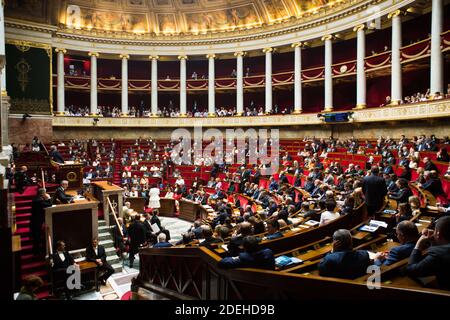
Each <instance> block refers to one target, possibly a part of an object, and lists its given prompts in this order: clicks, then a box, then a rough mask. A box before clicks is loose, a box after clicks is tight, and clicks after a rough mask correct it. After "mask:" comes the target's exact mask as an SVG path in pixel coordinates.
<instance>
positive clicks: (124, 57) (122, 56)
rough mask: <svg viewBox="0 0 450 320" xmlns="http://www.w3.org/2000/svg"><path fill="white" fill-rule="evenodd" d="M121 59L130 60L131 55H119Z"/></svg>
mask: <svg viewBox="0 0 450 320" xmlns="http://www.w3.org/2000/svg"><path fill="white" fill-rule="evenodd" d="M119 57H120V59H127V60H128V59H130V55H129V54H121V55H119Z"/></svg>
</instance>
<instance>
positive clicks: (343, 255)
mask: <svg viewBox="0 0 450 320" xmlns="http://www.w3.org/2000/svg"><path fill="white" fill-rule="evenodd" d="M369 265H370V259H369V254H368V253H367V251H366V250H356V251H354V250H353V242H352V234H351V233H350V231H348V230H346V229H339V230H337V231H335V232H334V234H333V252H331V253H329V254H327V255H326V256H325V257H324V258H323V259H322V261H320V263H319V265H318V267H319V275H321V276H323V277H335V278H343V279H355V278H358V277H361V276H363V275H365V274H366V271H367V267H368V266H369Z"/></svg>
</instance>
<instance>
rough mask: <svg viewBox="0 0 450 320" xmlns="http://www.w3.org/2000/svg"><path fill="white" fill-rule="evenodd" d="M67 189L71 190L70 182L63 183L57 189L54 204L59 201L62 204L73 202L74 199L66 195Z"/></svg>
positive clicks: (64, 181)
mask: <svg viewBox="0 0 450 320" xmlns="http://www.w3.org/2000/svg"><path fill="white" fill-rule="evenodd" d="M67 188H69V181H67V180H63V181H61V185H60V186H59V187H58V188H56V192H55V201H54V203H56V202H58V201H59V202H60V203H71V202H73V197H72V196H70V195H68V194H66V190H67Z"/></svg>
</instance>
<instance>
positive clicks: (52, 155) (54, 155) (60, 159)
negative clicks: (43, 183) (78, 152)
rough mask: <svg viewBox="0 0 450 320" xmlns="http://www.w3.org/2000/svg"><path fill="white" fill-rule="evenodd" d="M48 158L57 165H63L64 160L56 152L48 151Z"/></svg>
mask: <svg viewBox="0 0 450 320" xmlns="http://www.w3.org/2000/svg"><path fill="white" fill-rule="evenodd" d="M49 156H50V157H52V160H53V161H55V162H58V163H64V159H63V157H62V155H61V153H59V152H58V151H50V153H49Z"/></svg>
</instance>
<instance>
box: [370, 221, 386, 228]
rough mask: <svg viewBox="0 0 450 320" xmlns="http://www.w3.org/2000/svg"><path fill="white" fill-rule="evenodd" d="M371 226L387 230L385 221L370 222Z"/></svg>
mask: <svg viewBox="0 0 450 320" xmlns="http://www.w3.org/2000/svg"><path fill="white" fill-rule="evenodd" d="M369 225H371V226H378V227H382V228H387V226H388V225H387V223H386V222H384V221H380V220H370V222H369Z"/></svg>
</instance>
